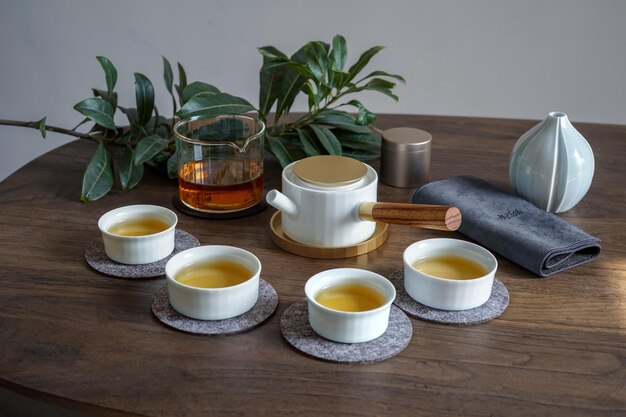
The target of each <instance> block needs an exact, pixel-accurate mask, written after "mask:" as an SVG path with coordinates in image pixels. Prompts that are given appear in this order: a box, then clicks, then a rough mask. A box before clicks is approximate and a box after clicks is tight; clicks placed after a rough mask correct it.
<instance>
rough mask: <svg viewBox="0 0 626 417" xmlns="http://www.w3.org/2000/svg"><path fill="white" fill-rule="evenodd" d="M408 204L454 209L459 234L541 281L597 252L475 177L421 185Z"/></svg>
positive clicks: (571, 230)
mask: <svg viewBox="0 0 626 417" xmlns="http://www.w3.org/2000/svg"><path fill="white" fill-rule="evenodd" d="M413 203H420V204H443V205H450V206H455V207H458V208H459V209H460V210H461V215H462V216H463V221H462V222H461V227H460V228H459V231H460V232H461V233H463V234H464V235H466V236H468V237H470V238H472V239H473V240H475V241H477V242H479V243H480V244H481V245H483V246H485V247H487V248H489V249H491V250H493V251H494V252H497V253H499V254H500V255H502V256H504V257H505V258H507V259H509V260H510V261H512V262H515V263H516V264H518V265H521V266H523V267H524V268H526V269H528V270H530V271H532V272H534V273H535V274H537V275H539V276H540V277H547V276H549V275H553V274H556V273H557V272H561V271H564V270H566V269H569V268H573V267H575V266H578V265H582V264H585V263H587V262H591V261H592V260H594V259H595V258H597V257H598V256H599V255H600V251H601V249H602V248H601V247H600V240H599V239H596V238H595V237H593V236H590V235H588V234H587V233H585V232H583V231H582V230H580V229H578V228H577V227H575V226H573V225H571V224H569V223H567V222H566V221H564V220H563V219H561V218H559V217H558V216H556V215H554V214H552V213H548V212H546V211H544V210H541V209H540V208H537V207H536V206H534V205H532V204H531V203H529V202H528V201H526V200H524V199H522V198H520V197H516V196H514V195H511V194H509V193H506V192H504V191H502V190H500V189H498V188H496V187H494V186H493V185H491V184H489V183H487V182H485V181H483V180H481V179H478V178H475V177H469V176H460V177H452V178H448V179H446V180H443V181H436V182H431V183H429V184H426V185H424V186H422V187H421V188H419V189H418V190H417V191H416V192H415V194H414V195H413Z"/></svg>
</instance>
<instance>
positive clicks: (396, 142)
mask: <svg viewBox="0 0 626 417" xmlns="http://www.w3.org/2000/svg"><path fill="white" fill-rule="evenodd" d="M431 141H432V135H431V134H430V133H428V132H427V131H425V130H422V129H416V128H413V127H394V128H391V129H387V130H385V131H384V132H383V134H382V146H383V147H385V148H387V149H389V150H392V151H395V152H417V151H423V150H426V149H429V148H430V142H431Z"/></svg>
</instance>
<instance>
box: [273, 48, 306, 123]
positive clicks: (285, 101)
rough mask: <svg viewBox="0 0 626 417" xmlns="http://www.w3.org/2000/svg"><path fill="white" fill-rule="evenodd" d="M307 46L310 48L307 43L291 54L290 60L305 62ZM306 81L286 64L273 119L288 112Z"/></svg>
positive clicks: (298, 62)
mask: <svg viewBox="0 0 626 417" xmlns="http://www.w3.org/2000/svg"><path fill="white" fill-rule="evenodd" d="M309 48H311V46H310V44H308V43H307V44H306V45H304V46H303V47H302V48H300V49H299V50H298V51H296V53H294V54H293V55H292V56H291V61H293V62H295V63H297V64H301V65H302V64H304V63H305V62H306V56H307V53H308V49H309ZM306 81H307V78H306V77H304V76H302V75H301V74H300V73H299V72H298V71H297V70H295V69H294V68H292V67H289V66H287V69H286V71H285V74H284V76H283V80H282V85H281V88H280V94H279V96H278V99H277V102H276V116H275V120H278V119H280V117H282V116H286V115H287V114H289V109H291V106H292V105H293V102H294V100H295V98H296V96H297V95H298V93H299V92H300V89H301V88H302V85H303V84H304V83H305V82H306Z"/></svg>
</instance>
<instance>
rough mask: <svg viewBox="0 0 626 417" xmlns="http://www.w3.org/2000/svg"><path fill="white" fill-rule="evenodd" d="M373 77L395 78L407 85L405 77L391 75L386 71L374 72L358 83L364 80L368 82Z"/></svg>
mask: <svg viewBox="0 0 626 417" xmlns="http://www.w3.org/2000/svg"><path fill="white" fill-rule="evenodd" d="M372 77H389V78H393V79H395V80H398V81H400V82H403V83H406V80H405V79H404V77H402V76H401V75H398V74H389V73H388V72H385V71H374V72H372V73H370V74H368V75H366V76H365V77H363V78H361V79H360V80H359V81H357V82H356V83H357V84H358V83H360V82H361V81H363V80H366V79H368V78H372Z"/></svg>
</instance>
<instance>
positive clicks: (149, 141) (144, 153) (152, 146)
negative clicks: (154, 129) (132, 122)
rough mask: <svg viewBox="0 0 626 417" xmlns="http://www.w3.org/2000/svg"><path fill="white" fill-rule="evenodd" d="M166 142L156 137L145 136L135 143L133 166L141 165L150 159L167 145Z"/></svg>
mask: <svg viewBox="0 0 626 417" xmlns="http://www.w3.org/2000/svg"><path fill="white" fill-rule="evenodd" d="M168 143H169V142H168V141H167V140H166V139H163V138H162V137H160V136H158V135H150V136H146V137H144V138H143V139H141V140H140V141H139V142H137V146H136V147H135V165H140V164H143V163H144V162H146V161H148V160H150V159H152V158H153V157H154V156H155V155H156V154H158V153H159V152H161V151H162V150H163V149H165V147H166V146H167V145H168Z"/></svg>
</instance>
